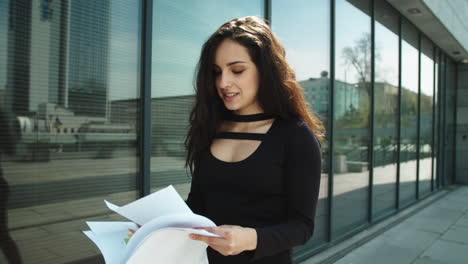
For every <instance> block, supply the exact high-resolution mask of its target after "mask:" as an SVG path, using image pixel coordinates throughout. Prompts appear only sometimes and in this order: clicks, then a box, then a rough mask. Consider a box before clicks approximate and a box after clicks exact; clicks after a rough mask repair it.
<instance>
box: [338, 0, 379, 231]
mask: <svg viewBox="0 0 468 264" xmlns="http://www.w3.org/2000/svg"><path fill="white" fill-rule="evenodd" d="M369 5H370V2H369V1H351V0H350V1H346V0H338V1H336V15H335V16H336V29H335V38H336V45H335V77H336V79H335V83H334V86H335V90H334V120H333V122H335V130H334V133H335V137H334V139H335V142H334V153H333V154H334V166H335V171H334V176H333V177H334V180H333V182H334V184H333V219H332V232H333V233H334V235H335V236H339V235H342V234H344V233H345V232H347V231H350V230H352V229H354V228H355V227H357V226H359V225H362V224H364V223H366V222H367V218H368V199H369V192H368V187H369V141H370V138H369V118H370V112H369V111H370V90H371V82H370V70H371V56H370V55H371V37H370V36H371V35H370V26H371V19H370V16H369V11H370V6H369Z"/></svg>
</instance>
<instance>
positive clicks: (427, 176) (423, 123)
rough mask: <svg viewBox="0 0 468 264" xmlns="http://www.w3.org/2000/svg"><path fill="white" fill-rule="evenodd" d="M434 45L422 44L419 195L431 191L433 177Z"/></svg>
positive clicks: (425, 41)
mask: <svg viewBox="0 0 468 264" xmlns="http://www.w3.org/2000/svg"><path fill="white" fill-rule="evenodd" d="M433 57H434V56H433V47H432V44H431V43H429V41H428V40H427V39H425V38H424V39H423V41H422V44H421V95H420V96H421V98H420V102H421V106H420V109H421V116H420V138H419V195H420V197H422V196H424V195H425V194H428V193H429V192H430V191H431V178H432V151H433V146H434V144H433V142H432V131H433V127H432V119H433V118H432V114H433V99H434V98H433V97H434V61H433Z"/></svg>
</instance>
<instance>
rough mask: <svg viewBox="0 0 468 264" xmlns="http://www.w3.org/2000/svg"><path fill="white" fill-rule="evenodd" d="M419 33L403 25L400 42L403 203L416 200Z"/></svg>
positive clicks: (401, 182) (401, 181)
mask: <svg viewBox="0 0 468 264" xmlns="http://www.w3.org/2000/svg"><path fill="white" fill-rule="evenodd" d="M417 47H418V35H417V32H416V30H415V29H414V28H412V27H411V25H409V24H408V23H403V24H402V45H401V86H402V87H401V116H400V122H401V128H400V129H401V131H400V133H401V134H400V136H401V141H400V162H401V163H400V205H402V206H404V205H406V204H408V203H410V202H412V201H414V200H415V199H416V174H417V171H416V170H417V155H416V151H417V130H418V122H417V120H418V119H417V117H418V73H419V64H418V56H419V54H418V49H417Z"/></svg>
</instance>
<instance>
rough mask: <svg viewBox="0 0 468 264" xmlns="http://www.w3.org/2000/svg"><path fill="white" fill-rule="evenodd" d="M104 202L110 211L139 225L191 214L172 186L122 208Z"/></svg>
mask: <svg viewBox="0 0 468 264" xmlns="http://www.w3.org/2000/svg"><path fill="white" fill-rule="evenodd" d="M104 202H105V203H106V205H107V207H109V209H111V210H112V211H114V212H116V213H118V214H120V215H122V216H123V217H125V218H127V219H130V220H131V221H133V222H135V223H137V224H139V225H144V224H146V223H147V222H149V221H151V220H152V219H154V218H157V217H160V216H163V215H170V214H185V213H192V210H190V208H189V207H188V206H187V204H186V203H185V201H184V200H183V199H182V197H180V195H179V194H178V193H177V191H176V190H175V189H174V187H173V186H172V185H170V186H168V187H166V188H164V189H162V190H159V191H157V192H154V193H152V194H150V195H148V196H145V197H143V198H141V199H139V200H136V201H134V202H131V203H129V204H127V205H124V206H122V207H119V206H117V205H114V204H112V203H110V202H108V201H104Z"/></svg>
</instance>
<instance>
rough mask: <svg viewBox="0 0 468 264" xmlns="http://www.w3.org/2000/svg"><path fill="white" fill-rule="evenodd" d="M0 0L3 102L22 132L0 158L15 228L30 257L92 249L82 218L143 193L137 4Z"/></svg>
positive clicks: (68, 255)
mask: <svg viewBox="0 0 468 264" xmlns="http://www.w3.org/2000/svg"><path fill="white" fill-rule="evenodd" d="M4 2H5V1H2V2H1V4H0V5H1V6H0V7H1V8H0V10H1V11H0V12H2V13H1V14H0V17H1V19H2V22H3V20H5V21H8V22H7V23H0V28H1V29H0V32H6V31H5V29H4V28H3V25H8V34H0V43H7V45H6V52H5V50H1V51H0V64H2V68H1V69H2V70H0V76H1V79H0V85H1V89H0V94H1V96H0V97H1V98H2V101H1V106H2V107H4V108H6V109H7V111H8V112H11V113H12V114H13V115H14V116H15V117H14V120H15V122H16V123H17V129H18V131H19V133H18V134H19V135H20V137H21V138H20V141H19V142H18V144H17V146H16V155H15V156H8V157H5V159H3V160H2V167H3V172H4V178H5V179H6V181H7V182H8V184H9V186H10V198H9V201H10V202H9V204H8V214H9V219H10V221H9V229H10V234H11V235H12V237H13V239H15V240H16V241H17V242H18V245H19V246H20V252H21V254H22V258H23V260H24V262H25V263H69V262H74V261H78V260H80V259H82V258H88V257H93V256H96V255H98V254H99V253H98V250H97V249H96V248H95V246H94V245H93V244H92V243H91V242H90V241H88V240H86V238H85V237H84V236H83V234H82V233H81V231H80V230H84V229H86V226H85V221H87V220H91V219H111V218H115V217H114V216H110V215H109V211H108V209H106V208H105V205H104V204H103V200H104V199H108V200H112V201H113V202H115V203H126V202H130V201H132V200H134V199H135V198H136V195H137V193H136V192H135V188H136V175H137V173H138V169H137V164H138V160H137V151H136V150H137V142H136V141H137V137H136V126H137V123H136V120H137V118H136V117H137V109H138V103H137V99H138V97H137V94H138V89H139V88H138V83H137V81H136V80H137V75H138V72H137V69H138V68H137V66H138V56H137V51H138V45H139V41H138V39H139V35H138V31H139V30H138V27H139V25H138V21H139V4H138V3H132V4H130V3H128V2H126V1H108V0H106V1H90V0H80V1H67V0H65V1H39V0H34V1H25V0H18V1H7V2H9V6H8V8H6V9H5V8H4V5H5V4H4ZM4 10H6V11H4ZM3 12H8V13H3ZM0 46H1V47H2V49H4V46H3V45H0ZM6 54H8V55H6ZM5 62H6V64H4V63H5ZM3 76H6V78H3ZM128 104H132V105H133V107H130V108H129V107H127V105H128ZM123 106H125V107H123ZM1 140H2V139H0V141H1ZM0 262H1V263H4V259H3V256H1V255H0Z"/></svg>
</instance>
